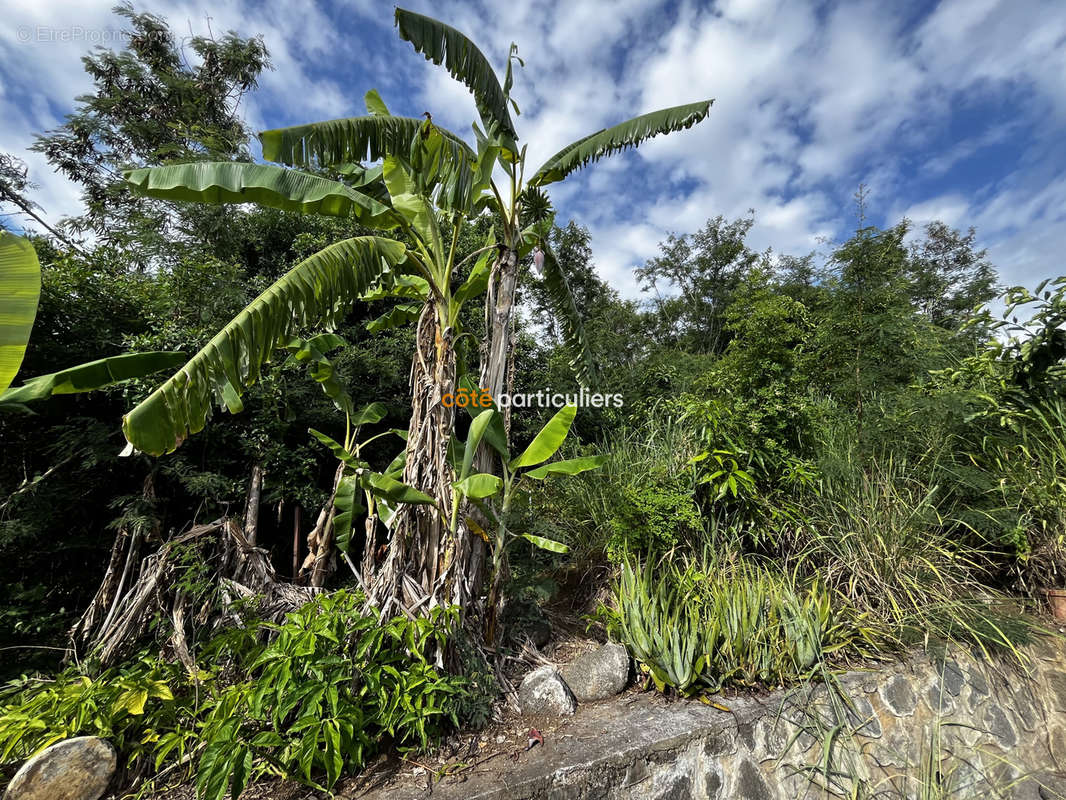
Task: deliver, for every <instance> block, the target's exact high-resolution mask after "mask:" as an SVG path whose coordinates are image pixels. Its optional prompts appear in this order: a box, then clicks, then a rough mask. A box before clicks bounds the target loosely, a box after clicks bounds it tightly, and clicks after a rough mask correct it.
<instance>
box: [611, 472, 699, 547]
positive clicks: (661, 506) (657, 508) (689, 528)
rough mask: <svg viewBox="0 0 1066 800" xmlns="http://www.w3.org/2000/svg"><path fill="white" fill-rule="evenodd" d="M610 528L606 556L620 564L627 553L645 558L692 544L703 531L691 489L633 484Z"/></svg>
mask: <svg viewBox="0 0 1066 800" xmlns="http://www.w3.org/2000/svg"><path fill="white" fill-rule="evenodd" d="M634 478H635V479H636V480H639V479H640V476H634ZM609 525H610V531H611V533H610V538H609V539H608V540H607V555H608V557H609V558H610V559H611V560H612V561H616V562H617V561H621V560H622V559H623V558H624V557H625V555H626V554H627V553H634V554H641V555H645V554H647V553H650V552H658V551H662V550H666V549H669V548H671V547H674V546H675V545H677V544H680V543H682V542H686V543H691V542H692V541H694V540H695V538H696V537H697V536H698V534H699V533H701V532H702V531H703V518H702V516H701V515H700V509H699V506H697V505H696V498H695V495H694V492H693V490H692V488H691V485H690V486H684V485H683V483H682V481H674V482H672V483H665V484H648V483H643V482H639V483H637V482H634V483H631V484H629V485H626V486H623V487H622V489H621V491H620V492H619V497H618V503H617V505H616V506H615V509H614V512H613V513H612V514H611V518H610V522H609Z"/></svg>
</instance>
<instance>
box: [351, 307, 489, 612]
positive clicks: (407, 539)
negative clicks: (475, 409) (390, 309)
mask: <svg viewBox="0 0 1066 800" xmlns="http://www.w3.org/2000/svg"><path fill="white" fill-rule="evenodd" d="M455 382H456V378H455V349H454V342H453V341H452V331H451V330H448V329H445V328H444V327H443V324H442V322H441V315H440V310H439V307H438V305H437V303H436V302H434V301H432V300H431V301H429V302H427V303H426V305H425V307H424V308H423V309H422V314H421V315H420V317H419V320H418V329H417V336H416V343H415V356H414V360H413V362H412V365H411V422H410V425H409V426H408V431H407V462H406V464H405V466H404V472H403V482H404V483H406V484H408V485H409V486H414V487H415V488H417V489H419V490H420V491H422V492H425V493H426V494H428V495H429V496H430V497H433V498H435V499H436V501H437V505H436V506H431V505H412V504H402V505H400V507H399V509H398V510H397V512H396V518H395V521H394V523H393V525H392V536H391V539H390V541H389V548H388V553H387V554H386V556H385V560H384V562H383V563H382V564H381V566H380V568H379V569H378V571H377V575H376V576H375V580H374V585H373V588H372V590H371V591H372V595H373V599H374V601H375V604H376V605H377V606H378V607H379V608H381V609H382V610H383V611H387V610H390V609H391V608H392V605H393V604H394V603H402V604H403V606H404V607H405V608H407V609H408V610H409V611H413V610H415V609H421V610H423V611H426V610H428V609H429V608H432V607H434V606H436V605H449V604H455V605H458V606H459V608H460V613H462V612H464V611H465V610H466V609H467V608H468V607H469V605H470V603H471V600H472V598H473V597H475V594H474V592H473V584H472V582H471V581H470V579H469V578H470V576H469V571H470V555H471V551H470V545H469V540H470V536H469V535H468V534H467V533H466V528H465V526H464V525H459V526H458V528H457V530H456V532H455V534H454V535H453V534H452V533H451V531H450V529H449V524H448V522H449V520H448V519H447V515H446V512H445V511H444V510H445V509H449V508H451V503H452V488H451V483H452V471H451V466H450V464H449V462H448V442H449V439H450V437H451V434H452V431H453V430H454V427H455V408H454V406H452V405H450V404H449V405H448V406H445V404H444V403H443V402H442V400H443V397H444V396H445V395H447V394H449V393H454V391H455Z"/></svg>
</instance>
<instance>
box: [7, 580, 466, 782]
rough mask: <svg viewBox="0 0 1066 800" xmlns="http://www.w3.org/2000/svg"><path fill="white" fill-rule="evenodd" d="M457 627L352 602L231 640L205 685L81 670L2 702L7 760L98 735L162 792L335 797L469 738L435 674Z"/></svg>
mask: <svg viewBox="0 0 1066 800" xmlns="http://www.w3.org/2000/svg"><path fill="white" fill-rule="evenodd" d="M452 621H453V620H452V619H451V616H450V614H449V613H447V612H444V611H437V612H436V613H435V614H433V615H431V618H429V619H424V618H420V619H413V620H411V619H407V618H396V619H393V620H390V621H387V622H384V623H380V624H379V622H378V618H377V616H376V615H374V614H372V613H371V614H364V613H363V601H362V598H361V597H360V596H358V595H356V594H349V593H347V592H343V591H341V592H337V593H334V594H330V595H322V596H320V597H318V598H316V599H315V600H314V601H313V602H311V603H308V604H307V605H305V606H304V607H302V608H300V609H299V610H297V611H294V612H292V613H290V614H289V615H288V616H287V618H286V620H285V622H284V623H283V624H281V625H273V624H269V623H260V624H258V625H256V626H253V627H249V628H244V629H236V630H234V631H230V632H228V633H226V634H223V635H221V636H220V637H218V638H216V639H215V640H214V641H212V642H211V643H210V644H209V645H208V647H207V648H206V649H205V652H206V653H208V654H210V655H211V657H212V659H213V667H212V669H211V670H209V671H203V672H202V673H201V674H198V675H196V676H189V675H187V674H184V673H182V672H181V671H180V670H179V669H178V668H177V667H174V666H171V665H167V664H164V663H161V662H159V661H157V660H155V659H151V658H144V659H141V660H140V661H137V662H134V663H132V664H129V665H125V666H123V667H121V668H115V669H112V670H108V671H107V672H105V673H103V674H102V675H100V676H98V677H96V678H95V679H94V678H90V677H89V676H87V675H83V674H79V673H78V672H77V671H76V670H73V669H72V670H69V671H68V672H66V673H64V674H63V675H61V676H60V677H59V678H57V679H56V680H54V681H45V682H42V681H34V680H23V681H20V682H19V683H17V684H14V685H12V686H10V687H9V688H8V690H7V692H6V693H5V695H4V697H3V708H2V712H0V753H2V759H0V760H2V763H4V764H8V763H10V762H12V761H16V760H21V759H23V758H26V757H28V756H30V755H32V754H33V753H34V752H36V751H38V750H40V749H41V748H43V747H46V746H48V745H49V744H51V743H53V742H55V741H58V740H60V739H63V738H67V737H70V736H77V735H86V734H93V735H100V736H105V737H107V738H109V739H110V740H111V741H112V742H113V743H114V744H115V745H116V747H117V748H118V749H119V751H120V753H121V754H122V755H123V757H124V758H125V760H126V767H127V769H128V770H130V771H140V772H150V771H154V772H156V773H158V774H159V777H158V778H157V781H156V782H161V781H162V778H163V777H164V774H165V776H166V777H167V779H168V780H181V779H184V778H185V777H187V775H186V774H184V772H183V770H184V771H187V773H188V775H195V776H196V788H197V793H198V797H199V798H200V799H201V800H219V799H220V798H222V797H223V796H224V795H225V794H226V792H227V790H228V791H229V792H230V793H231V795H232V796H233V797H234V798H236V797H237V796H239V795H240V793H241V791H242V790H243V788H244V787H245V786H246V785H247V783H248V782H249V781H251V780H254V779H256V778H257V777H259V776H261V775H264V774H272V775H281V776H285V777H288V778H291V779H296V780H299V781H301V782H303V783H305V784H307V785H309V786H312V787H315V788H318V789H321V790H328V789H329V787H332V786H333V785H334V784H336V782H337V781H338V780H339V778H340V776H341V774H342V773H344V772H345V771H350V770H354V769H358V768H359V767H360V766H361V765H362V764H364V763H365V761H366V760H367V758H369V757H370V756H371V755H373V754H374V753H375V752H377V751H378V750H380V749H381V748H384V747H388V746H390V745H391V746H395V747H398V748H401V749H407V748H425V747H426V746H427V744H428V743H429V741H430V739H431V738H433V737H435V736H436V735H438V734H439V733H440V732H442V731H443V730H444V728H445V727H446V726H447V725H449V724H451V725H454V724H457V722H458V720H457V715H456V708H457V703H458V700H459V699H460V697H461V696H462V692H463V689H464V686H465V681H464V680H463V679H462V678H458V677H451V676H447V675H444V674H442V673H441V672H439V671H438V670H437V669H436V668H435V667H434V666H433V665H432V664H431V663H430V661H429V660H428V657H429V656H431V655H432V653H434V652H440V649H441V648H443V647H444V645H445V641H446V639H445V637H446V635H447V632H448V630H449V628H450V626H451V624H452ZM264 640H265V643H264ZM150 786H151V783H149V784H147V785H146V788H147V787H150Z"/></svg>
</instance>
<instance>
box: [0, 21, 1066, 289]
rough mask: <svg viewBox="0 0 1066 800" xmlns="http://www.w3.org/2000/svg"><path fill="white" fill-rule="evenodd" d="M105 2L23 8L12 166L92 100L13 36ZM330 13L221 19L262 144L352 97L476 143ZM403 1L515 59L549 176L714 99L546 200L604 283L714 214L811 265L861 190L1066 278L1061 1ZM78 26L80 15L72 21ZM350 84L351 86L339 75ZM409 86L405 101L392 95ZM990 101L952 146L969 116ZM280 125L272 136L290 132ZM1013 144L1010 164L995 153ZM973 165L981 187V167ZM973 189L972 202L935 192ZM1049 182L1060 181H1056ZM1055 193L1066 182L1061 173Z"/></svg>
mask: <svg viewBox="0 0 1066 800" xmlns="http://www.w3.org/2000/svg"><path fill="white" fill-rule="evenodd" d="M112 2H113V0H93V2H91V3H89V4H88V5H83V6H81V7H79V10H78V11H77V14H76V15H72V14H71V12H70V11H69V8H66V7H65V6H64V5H63V4H61V3H59V2H57V0H53V2H42V1H41V0H35V1H34V2H28V1H27V0H15V1H14V2H9V3H8V6H7V9H6V10H7V14H6V16H7V17H8V19H7V20H5V21H6V22H8V23H9V24H7V25H6V26H5V27H4V28H3V29H0V66H2V68H3V70H4V74H5V75H7V76H8V77H9V79H10V80H11V81H12V82H14V83H16V84H17V86H18V89H19V92H18V96H22V95H24V94H29V95H30V96H31V97H34V98H36V99H35V101H33V102H30V103H26V104H24V106H23V107H17V106H16V104H15V101H14V100H13V97H14V96H15V95H14V93H13V92H12V91H11V89H10V87H0V113H2V114H3V115H4V116H3V119H5V123H4V127H3V130H2V131H0V149H7V150H9V151H15V152H18V151H19V150H20V149H21V148H24V147H25V146H26V145H27V144H28V143H29V141H30V137H31V134H32V133H33V132H34V131H39V130H43V129H44V128H46V127H49V126H54V125H55V124H56V122H58V121H59V119H60V118H61V115H62V113H63V112H64V111H65V110H66V109H69V107H70V98H72V97H73V96H74V95H75V94H76V93H78V92H80V91H84V90H85V89H86V88H87V87H88V82H87V80H86V78H85V76H84V74H83V73H82V71H81V68H80V64H79V63H78V58H79V57H80V55H81V54H82V52H83V51H84V50H85V46H84V43H82V44H80V45H79V44H47V45H46V44H34V45H26V44H21V43H19V42H18V41H17V32H18V30H19V29H20V28H19V26H20V25H45V26H55V27H61V26H64V25H65V26H67V27H69V26H70V25H71V24H73V22H77V23H78V24H81V25H83V26H84V27H86V28H89V27H92V26H96V27H97V28H101V29H102V28H108V27H110V28H114V27H115V26H116V25H117V22H116V20H115V18H114V17H113V16H112V15H111V14H110V11H109V8H110V6H111V4H112ZM338 2H339V3H340V5H339V6H338V7H329V6H322V5H303V6H300V9H299V13H294V12H293V7H292V6H291V4H288V3H283V2H282V0H267V2H264V3H255V4H253V3H252V2H251V0H219V1H218V2H216V3H213V4H212V7H211V11H210V14H211V23H210V24H211V26H212V29H213V30H214V31H215V33H216V34H218V33H220V32H221V31H222V30H225V29H228V28H233V29H235V30H237V31H238V32H240V33H241V34H242V35H253V34H256V33H262V34H263V36H264V39H265V41H266V43H267V46H268V47H269V49H270V51H271V54H272V57H273V60H274V63H275V65H276V67H277V69H276V70H275V71H274V72H271V73H267V74H265V75H264V76H263V78H262V80H261V90H260V91H259V92H258V93H256V94H255V95H253V96H251V97H250V98H249V99H248V101H247V106H246V111H247V113H248V114H249V115H250V120H251V122H252V123H253V125H254V126H255V127H256V128H259V127H264V126H270V125H274V124H288V123H290V122H294V121H299V120H303V119H321V118H327V117H332V116H340V115H346V114H352V113H362V93H363V91H365V89H366V88H369V87H370V86H378V87H379V88H381V89H382V91H383V95H384V96H385V99H386V101H387V102H389V103H390V105H391V106H393V107H394V108H396V109H399V110H401V111H403V112H404V113H411V114H419V113H421V112H422V111H423V110H430V111H432V112H433V114H434V119H436V120H437V121H439V122H441V123H442V124H445V125H447V126H449V127H451V128H453V129H454V130H456V131H457V132H459V133H460V134H461V135H464V136H467V137H468V138H469V124H470V122H471V121H473V119H475V118H476V111H475V109H474V104H473V101H472V99H471V97H470V95H469V93H468V92H467V91H466V89H465V87H463V86H462V85H460V84H458V83H457V82H455V81H454V80H452V79H451V78H450V77H449V76H448V75H447V73H446V72H445V71H444V70H443V69H440V68H437V67H434V66H433V65H431V64H429V63H427V62H425V61H424V60H423V59H422V58H421V57H419V56H418V55H416V54H414V53H413V52H412V51H411V49H410V46H409V45H407V44H406V43H400V42H397V43H396V47H395V48H394V49H386V50H373V51H367V50H366V49H365V48H364V49H360V38H359V35H358V31H360V30H370V31H372V32H375V33H376V35H387V36H389V37H392V36H394V35H395V34H394V33H393V32H391V30H390V29H391V27H392V19H391V7H388V6H383V5H381V4H377V3H373V2H371V0H338ZM413 6H414V7H415V8H416V9H418V10H421V11H423V12H425V13H428V14H431V15H433V16H436V17H438V18H440V19H443V20H445V21H447V22H448V23H449V24H452V25H454V26H456V27H457V28H459V29H460V30H463V31H464V32H466V33H468V34H469V35H471V36H472V38H474V40H475V41H476V42H477V43H478V44H479V45H480V46H481V47H482V49H483V50H484V51H485V53H486V56H487V57H488V58H489V60H490V61H491V63H492V64H493V66H494V67H495V68H497V69H498V70H499V71H501V72H502V70H503V68H504V66H505V63H506V58H507V53H508V45H509V44H510V42H511V41H517V42H518V44H519V47H520V54H521V56H522V57H523V59H525V62H526V67H525V69H518V70H517V71H516V83H515V91H514V94H515V97H516V99H517V100H518V102H519V104H520V106H521V109H522V112H523V113H522V115H521V116H520V117H518V118H517V119H516V125H517V126H518V129H519V132H520V133H521V134H522V135H523V139H524V141H526V142H528V143H529V146H530V154H529V162H530V165H531V166H537V165H539V164H540V163H541V162H542V161H543V160H544V159H546V158H547V157H548V156H550V155H551V154H552V153H554V152H555V151H556V150H558V149H559V148H560V147H561V146H563V145H564V144H566V143H568V142H570V141H572V140H574V139H576V138H578V137H579V136H582V135H585V134H587V133H589V132H591V131H593V130H595V129H597V128H599V127H602V126H605V125H610V124H614V123H616V122H619V121H621V120H623V119H625V118H627V117H629V116H632V115H634V114H637V113H643V112H646V111H650V110H652V109H655V108H659V107H663V106H666V105H673V104H678V103H683V102H689V101H692V100H696V99H700V98H707V97H713V98H715V104H714V106H713V107H712V109H711V113H710V115H709V117H708V119H707V120H706V121H705V122H704V123H702V124H701V125H699V126H696V127H695V128H693V129H691V130H688V131H684V132H681V133H679V134H675V135H671V136H669V137H663V138H658V139H655V140H652V141H650V142H647V143H645V144H644V145H643V146H642V147H641V149H640V150H639V151H638V152H637V154H635V155H634V154H628V155H626V156H624V157H622V158H617V159H612V160H608V161H601V162H599V163H598V164H595V165H593V166H591V167H590V168H589V169H587V170H585V171H583V172H581V173H578V174H577V175H575V176H573V177H572V178H571V179H568V180H567V181H566V182H565V183H563V184H557V185H554V186H552V187H551V190H550V191H551V195H552V197H553V200H554V201H555V203H556V205H557V207H558V208H559V209H560V211H561V212H562V214H563V216H564V218H565V217H566V216H571V215H572V216H575V217H576V218H577V220H578V221H579V222H580V223H582V224H585V225H588V226H589V227H590V229H591V230H592V232H593V245H594V248H595V249H594V254H595V258H596V261H597V263H598V264H599V265H600V268H601V270H602V271H603V273H604V275H605V277H609V278H610V279H611V281H612V282H613V283H615V285H619V286H622V287H624V288H625V290H626V291H627V292H629V293H633V292H635V282H634V281H633V279H632V275H631V269H632V267H633V266H636V265H639V264H641V263H642V262H643V261H644V260H645V259H646V258H648V257H650V256H653V255H655V253H656V249H657V243H658V242H659V241H661V240H663V239H665V238H666V235H667V233H668V232H670V231H676V232H687V231H694V230H696V229H697V228H699V227H701V226H702V225H703V224H704V222H705V221H706V220H707V219H708V218H710V217H713V216H717V215H718V214H723V215H725V216H727V217H738V216H742V215H744V214H745V213H746V212H747V210H748V209H749V208H754V209H756V212H757V214H756V225H755V227H754V229H753V230H752V233H751V237H750V239H751V243H752V245H753V246H755V247H757V248H758V249H763V248H764V247H766V246H770V245H772V246H773V247H774V249H775V250H777V251H779V252H781V251H783V252H798V253H803V252H807V251H809V250H811V249H813V248H815V247H816V246H817V243H818V240H819V238H825V237H832V236H839V235H841V234H843V235H846V234H847V231H848V230H850V229H851V228H852V227H853V219H854V207H853V203H852V200H851V195H852V193H853V192H854V190H855V188H856V186H857V185H858V183H859V182H860V181H865V182H867V183H868V184H869V185H870V187H871V189H872V194H871V210H872V211H873V212H874V213H875V214H880V213H883V214H884V216H885V217H886V219H885V221H886V222H887V223H893V222H895V221H896V219H897V218H898V217H899V216H902V215H903V214H906V215H908V216H910V217H912V218H914V220H915V221H916V222H920V221H924V220H926V219H927V218H933V217H938V218H941V219H943V220H944V221H945V222H948V223H949V224H953V225H956V226H968V225H970V224H974V225H977V226H978V233H979V236H980V238H981V239H982V241H984V242H985V243H986V244H988V245H989V246H990V249H991V252H992V254H993V256H995V257H996V259H997V263H998V265H999V266H1000V267H1001V269H1002V270H1003V272H1004V273H1005V280H1007V281H1013V280H1014V277H1015V276H1019V277H1021V276H1027V275H1035V274H1037V273H1039V272H1040V270H1044V271H1045V272H1050V271H1054V270H1058V269H1060V267H1059V265H1058V256H1059V254H1060V253H1061V251H1062V246H1063V245H1064V244H1066V241H1064V240H1063V237H1064V234H1062V233H1061V232H1060V231H1061V230H1062V228H1063V225H1062V222H1063V216H1064V209H1066V185H1064V183H1063V179H1062V178H1061V176H1062V175H1063V174H1066V155H1063V154H1062V153H1061V152H1060V148H1059V147H1058V145H1057V142H1058V141H1059V140H1061V139H1062V138H1063V135H1064V134H1066V92H1063V91H1062V87H1063V85H1064V81H1066V5H1064V4H1062V3H1057V2H1042V0H944V1H943V2H941V3H939V5H938V6H937V7H936V8H935V9H933V10H932V11H931V12H926V11H924V10H921V9H917V8H909V7H906V6H905V5H904V4H893V3H887V4H886V3H874V2H867V1H866V0H846V1H844V2H837V3H833V4H831V5H829V6H828V7H826V6H825V5H824V4H815V3H814V2H813V0H719V2H717V3H716V4H715V5H714V6H713V7H709V6H708V5H707V4H705V3H702V2H695V0H689V1H683V2H681V3H680V4H679V5H673V4H670V5H666V4H653V3H651V2H648V0H616V1H615V2H608V0H571V1H569V2H568V1H567V0H509V2H507V3H487V2H477V3H475V2H469V1H468V0H464V1H462V2H460V1H459V0H453V1H452V2H433V3H431V2H429V0H416V1H415V2H413ZM150 8H151V10H153V11H157V12H159V13H161V14H163V15H164V16H166V17H168V19H170V21H171V23H172V25H173V26H174V27H175V28H176V29H181V30H183V31H184V30H186V29H188V28H190V27H191V29H192V30H194V31H197V32H203V31H204V30H205V29H206V24H207V23H206V20H205V18H204V12H203V9H202V7H200V6H199V5H197V4H195V3H193V2H192V0H163V1H162V2H155V3H153V4H151V5H150ZM74 16H76V17H77V19H76V20H72V17H74ZM341 64H348V66H349V67H350V70H349V71H354V72H355V73H357V74H358V75H359V81H358V85H357V86H356V87H355V88H354V89H353V87H352V81H351V80H350V77H351V76H350V75H349V74H348V72H346V71H345V70H344V69H341V68H340V67H339V65H341ZM405 86H411V87H412V90H411V91H410V92H409V93H406V94H405V93H404V92H403V87H405ZM1000 106H1002V110H1001V111H999V112H998V114H996V115H994V116H992V117H990V118H988V119H982V117H981V116H980V115H977V114H974V113H971V114H970V117H968V119H969V118H972V119H975V120H977V121H976V122H971V123H970V124H969V126H962V128H961V130H962V132H961V133H953V134H949V133H948V131H952V130H960V127H959V126H958V125H956V126H955V127H954V128H952V120H953V119H954V118H955V117H954V116H953V115H954V114H956V112H957V111H958V110H959V109H969V110H970V111H971V112H972V111H973V109H983V108H986V107H987V108H988V109H990V113H991V111H994V110H995V109H997V108H999V107H1000ZM281 117H283V119H282V118H281ZM992 146H995V147H996V150H995V151H994V152H996V153H1000V152H1002V149H1003V148H1005V147H1006V148H1010V149H1011V152H1012V153H1014V155H1015V158H1014V160H1012V161H1011V162H1010V163H1009V164H993V163H988V162H987V160H985V161H983V160H982V159H985V153H986V151H987V152H993V151H988V150H987V149H988V148H990V147H992ZM32 167H33V170H34V178H35V179H36V180H38V181H39V182H40V183H41V184H42V187H43V188H42V197H43V198H44V201H45V202H44V203H43V204H45V205H46V207H47V206H53V205H54V206H55V208H51V207H49V212H50V213H51V214H53V215H54V214H56V213H70V212H71V211H72V210H74V208H75V204H74V199H75V198H74V195H73V194H72V192H71V191H70V190H69V188H65V187H64V186H62V185H60V184H61V183H62V182H61V181H58V179H53V178H52V176H50V175H48V174H42V170H43V169H44V167H43V165H42V164H41V163H40V162H39V160H38V161H35V162H34V163H33V164H32ZM973 170H977V171H976V172H973ZM967 171H970V172H971V174H970V175H968V176H966V177H967V183H966V185H965V186H953V185H952V184H950V183H949V182H948V181H949V180H953V179H955V178H956V177H958V176H959V175H960V174H965V173H966V172H967ZM1049 176H1050V177H1049ZM1056 176H1059V177H1056Z"/></svg>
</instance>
